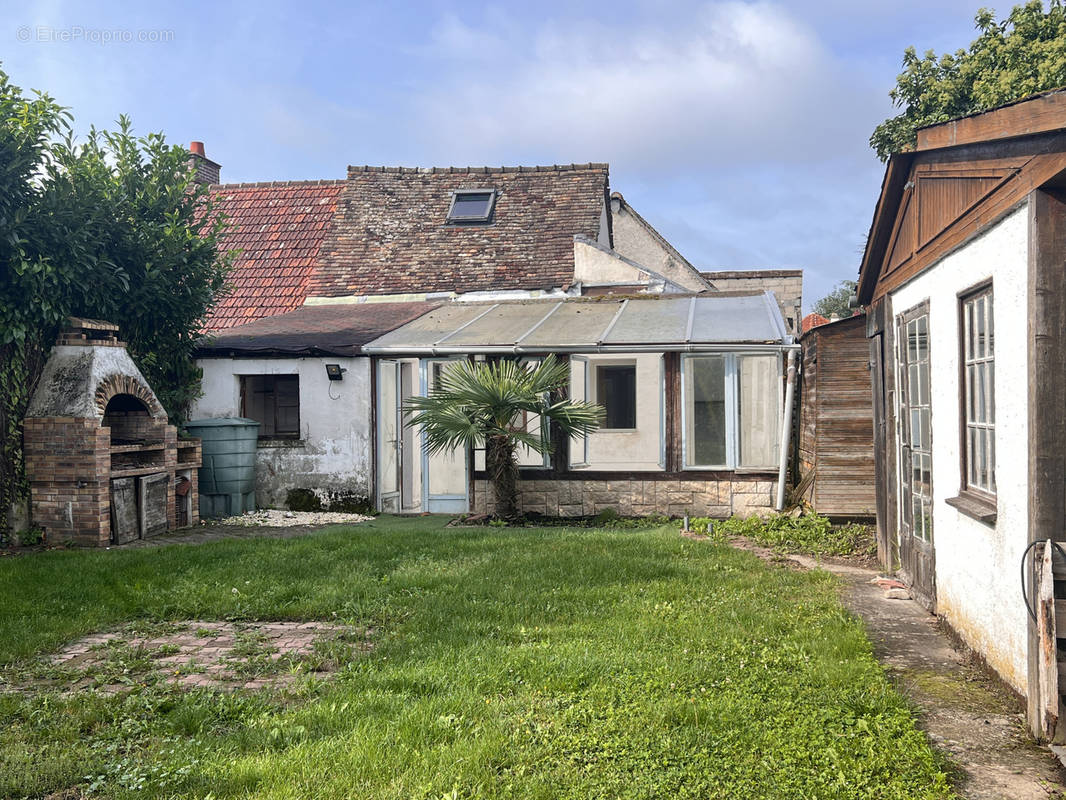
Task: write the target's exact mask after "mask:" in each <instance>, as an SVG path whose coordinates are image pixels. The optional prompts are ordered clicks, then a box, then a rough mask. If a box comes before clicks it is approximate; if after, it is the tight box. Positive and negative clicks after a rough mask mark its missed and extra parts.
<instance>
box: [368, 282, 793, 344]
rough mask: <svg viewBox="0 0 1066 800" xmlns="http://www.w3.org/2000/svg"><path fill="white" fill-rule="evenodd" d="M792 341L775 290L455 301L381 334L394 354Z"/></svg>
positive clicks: (373, 342) (375, 342)
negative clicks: (729, 293) (773, 293)
mask: <svg viewBox="0 0 1066 800" xmlns="http://www.w3.org/2000/svg"><path fill="white" fill-rule="evenodd" d="M790 342H791V339H790V337H789V336H788V333H787V331H786V329H785V323H784V320H783V319H782V317H781V310H780V308H779V307H778V305H777V302H776V301H775V300H774V298H773V295H772V294H770V293H769V292H764V293H762V294H753V295H741V296H736V295H713V294H711V295H694V296H677V295H666V296H649V297H628V298H620V297H609V296H608V297H595V298H585V297H573V298H566V299H563V300H522V301H503V302H499V303H449V304H446V305H443V306H441V307H439V308H437V309H434V310H433V311H430V312H429V313H428V314H426V315H424V316H422V317H419V318H418V319H416V320H414V321H412V322H409V323H407V324H406V325H402V326H401V327H399V328H397V329H396V330H393V331H391V332H389V333H386V334H385V335H383V336H380V337H378V338H377V339H375V340H374V341H372V342H369V343H368V344H366V345H364V346H363V352H365V353H370V354H374V355H389V354H396V355H399V354H410V355H418V354H431V355H438V354H449V353H523V352H525V353H536V352H540V353H545V352H559V353H591V352H604V351H611V350H617V351H624V350H627V349H629V350H632V349H655V350H663V351H666V350H684V351H691V350H714V349H730V347H732V349H735V346H736V345H761V346H764V347H765V346H767V345H770V346H781V345H786V344H789V343H790Z"/></svg>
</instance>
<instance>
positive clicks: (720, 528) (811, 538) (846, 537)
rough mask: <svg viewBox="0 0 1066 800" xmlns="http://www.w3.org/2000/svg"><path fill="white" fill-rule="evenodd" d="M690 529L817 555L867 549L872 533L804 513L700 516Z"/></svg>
mask: <svg viewBox="0 0 1066 800" xmlns="http://www.w3.org/2000/svg"><path fill="white" fill-rule="evenodd" d="M689 528H690V530H693V531H696V532H698V533H707V534H709V535H711V536H714V537H715V538H719V537H720V538H725V537H726V536H745V537H747V538H749V539H751V540H752V541H754V542H756V543H758V544H760V545H762V546H763V547H772V548H774V549H775V550H781V551H783V552H787V553H810V554H812V555H816V556H849V555H857V554H859V553H860V552H862V551H863V550H865V549H866V546H867V544H868V541H869V533H868V531H867V529H866V526H864V525H841V526H836V527H834V526H833V524H832V523H830V522H829V519H828V518H827V517H823V516H820V515H819V514H805V515H803V516H801V517H791V516H788V515H787V514H774V515H772V516H770V517H768V518H766V519H759V518H758V517H755V516H752V517H748V518H746V519H745V518H741V517H730V518H729V519H723V520H709V519H706V518H698V519H693V520H690V521H689Z"/></svg>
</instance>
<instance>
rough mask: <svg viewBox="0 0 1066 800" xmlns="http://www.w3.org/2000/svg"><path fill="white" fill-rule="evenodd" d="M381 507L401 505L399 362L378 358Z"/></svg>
mask: <svg viewBox="0 0 1066 800" xmlns="http://www.w3.org/2000/svg"><path fill="white" fill-rule="evenodd" d="M377 427H378V429H377V439H378V508H379V509H380V510H381V511H385V512H391V513H396V512H399V511H400V510H401V509H400V466H401V458H400V452H401V451H400V448H401V444H402V442H401V435H400V365H399V363H398V362H396V361H379V362H378V426H377Z"/></svg>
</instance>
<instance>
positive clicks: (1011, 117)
mask: <svg viewBox="0 0 1066 800" xmlns="http://www.w3.org/2000/svg"><path fill="white" fill-rule="evenodd" d="M1063 119H1066V92H1063V91H1057V92H1051V93H1049V94H1046V95H1042V96H1040V97H1035V98H1033V99H1031V100H1021V101H1019V102H1017V103H1014V104H1012V105H1009V106H1004V107H1001V108H997V109H993V110H991V111H985V112H984V113H982V114H975V115H973V116H970V117H964V118H962V119H957V120H952V121H951V122H943V123H941V124H939V125H933V126H931V127H928V128H922V129H920V130H919V131H918V143H917V147H916V148H915V149H916V150H918V151H923V150H933V149H936V148H941V147H955V146H958V145H964V144H972V143H976V142H992V141H996V140H1000V139H1009V138H1014V137H1018V136H1030V135H1032V134H1036V133H1046V132H1048V131H1056V130H1060V129H1062V128H1063V127H1064V126H1063Z"/></svg>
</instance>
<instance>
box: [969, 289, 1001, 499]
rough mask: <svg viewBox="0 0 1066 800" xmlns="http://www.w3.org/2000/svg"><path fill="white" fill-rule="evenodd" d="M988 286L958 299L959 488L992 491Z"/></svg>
mask: <svg viewBox="0 0 1066 800" xmlns="http://www.w3.org/2000/svg"><path fill="white" fill-rule="evenodd" d="M992 319H993V318H992V287H991V286H985V287H983V288H981V289H978V290H977V291H975V292H973V293H971V294H969V295H967V296H965V297H963V298H962V333H963V340H962V359H963V395H964V399H963V406H964V408H965V413H966V416H965V429H964V431H963V443H962V444H963V453H964V462H965V474H964V475H963V488H964V489H970V490H976V491H978V492H981V493H984V494H986V495H995V493H996V392H995V369H996V358H995V347H994V339H995V332H994V328H993V322H992Z"/></svg>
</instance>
